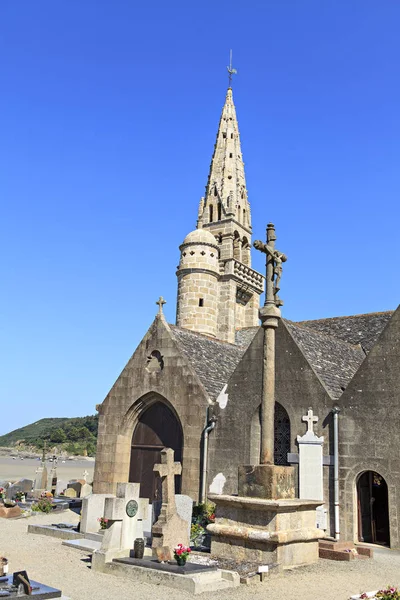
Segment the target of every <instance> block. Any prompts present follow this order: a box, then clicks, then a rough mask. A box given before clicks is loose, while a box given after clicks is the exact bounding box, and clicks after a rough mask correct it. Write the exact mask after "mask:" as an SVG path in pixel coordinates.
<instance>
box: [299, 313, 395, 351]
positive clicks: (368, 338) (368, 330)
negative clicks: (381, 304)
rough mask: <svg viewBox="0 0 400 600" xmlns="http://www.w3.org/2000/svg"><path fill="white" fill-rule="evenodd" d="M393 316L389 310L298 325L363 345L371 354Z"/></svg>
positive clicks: (305, 322)
mask: <svg viewBox="0 0 400 600" xmlns="http://www.w3.org/2000/svg"><path fill="white" fill-rule="evenodd" d="M392 315H393V311H392V310H389V311H387V312H379V313H370V314H367V315H351V316H349V317H332V318H329V319H317V320H315V321H300V322H299V323H298V325H304V326H305V327H308V328H310V329H314V330H315V331H319V332H320V333H325V334H328V335H333V336H335V337H336V338H339V339H340V340H344V341H345V342H349V343H350V344H361V346H362V347H363V349H364V350H365V352H369V351H370V350H371V348H372V346H373V345H374V344H375V342H376V340H377V339H378V337H379V335H380V334H381V332H382V331H383V329H384V327H385V326H386V324H387V323H388V321H389V320H390V318H391V316H392Z"/></svg>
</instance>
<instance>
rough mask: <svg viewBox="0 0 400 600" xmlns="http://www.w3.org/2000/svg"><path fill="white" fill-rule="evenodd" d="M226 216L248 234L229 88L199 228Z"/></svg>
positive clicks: (242, 170) (237, 144)
mask: <svg viewBox="0 0 400 600" xmlns="http://www.w3.org/2000/svg"><path fill="white" fill-rule="evenodd" d="M226 219H234V220H235V221H236V222H237V224H238V225H240V226H242V227H243V228H244V229H245V230H246V231H247V233H248V234H250V233H251V219H250V206H249V203H248V200H247V189H246V179H245V174H244V163H243V157H242V149H241V146H240V135H239V126H238V122H237V117H236V109H235V105H234V103H233V96H232V88H231V87H229V88H228V90H227V92H226V98H225V104H224V107H223V109H222V114H221V119H220V122H219V127H218V133H217V139H216V143H215V146H214V154H213V157H212V160H211V166H210V172H209V175H208V181H207V186H206V193H205V197H204V198H202V199H201V202H200V208H199V221H198V227H204V226H206V227H209V226H211V225H212V224H213V223H216V222H219V221H224V220H226ZM212 229H214V227H212Z"/></svg>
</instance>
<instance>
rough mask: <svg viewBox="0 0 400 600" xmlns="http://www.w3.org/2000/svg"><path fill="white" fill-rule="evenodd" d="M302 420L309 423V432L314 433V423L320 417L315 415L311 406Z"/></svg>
mask: <svg viewBox="0 0 400 600" xmlns="http://www.w3.org/2000/svg"><path fill="white" fill-rule="evenodd" d="M301 420H302V421H304V422H305V423H307V433H308V432H310V433H314V423H318V417H314V413H313V410H312V408H311V407H310V408H309V409H308V412H307V414H306V415H304V417H302V418H301Z"/></svg>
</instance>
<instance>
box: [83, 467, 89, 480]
mask: <svg viewBox="0 0 400 600" xmlns="http://www.w3.org/2000/svg"><path fill="white" fill-rule="evenodd" d="M88 475H89V471H88V470H87V469H85V470H84V471H83V479H84V480H85V481H87V476H88Z"/></svg>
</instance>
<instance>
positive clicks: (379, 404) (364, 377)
mask: <svg viewBox="0 0 400 600" xmlns="http://www.w3.org/2000/svg"><path fill="white" fill-rule="evenodd" d="M399 365H400V309H399V308H398V309H397V311H396V312H395V314H394V315H393V317H392V319H391V320H390V321H389V323H388V324H387V326H386V328H385V329H384V330H383V332H382V334H381V336H380V338H379V339H378V342H377V343H376V344H375V346H374V347H373V348H372V350H371V352H370V353H369V354H368V356H367V357H366V358H365V360H364V362H363V363H362V365H361V367H360V369H359V370H358V372H357V373H356V374H355V376H354V378H353V379H352V381H351V382H350V384H349V386H348V387H347V389H346V391H345V392H344V393H343V395H342V396H341V398H340V400H339V401H338V403H337V404H338V406H339V407H340V410H341V412H340V415H339V452H340V465H339V477H340V506H341V519H340V529H341V531H342V535H343V538H345V539H355V538H356V536H357V533H358V531H357V529H358V523H357V505H356V483H357V479H358V477H359V475H360V474H361V473H362V472H363V471H367V470H369V471H376V472H377V473H379V475H381V476H382V477H383V478H384V479H385V481H386V483H387V486H388V493H389V517H390V519H389V521H390V523H389V524H390V545H391V547H392V548H398V547H399V546H400V539H399V517H400V494H399V490H400V451H399V447H400V402H399V398H400V368H399Z"/></svg>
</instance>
